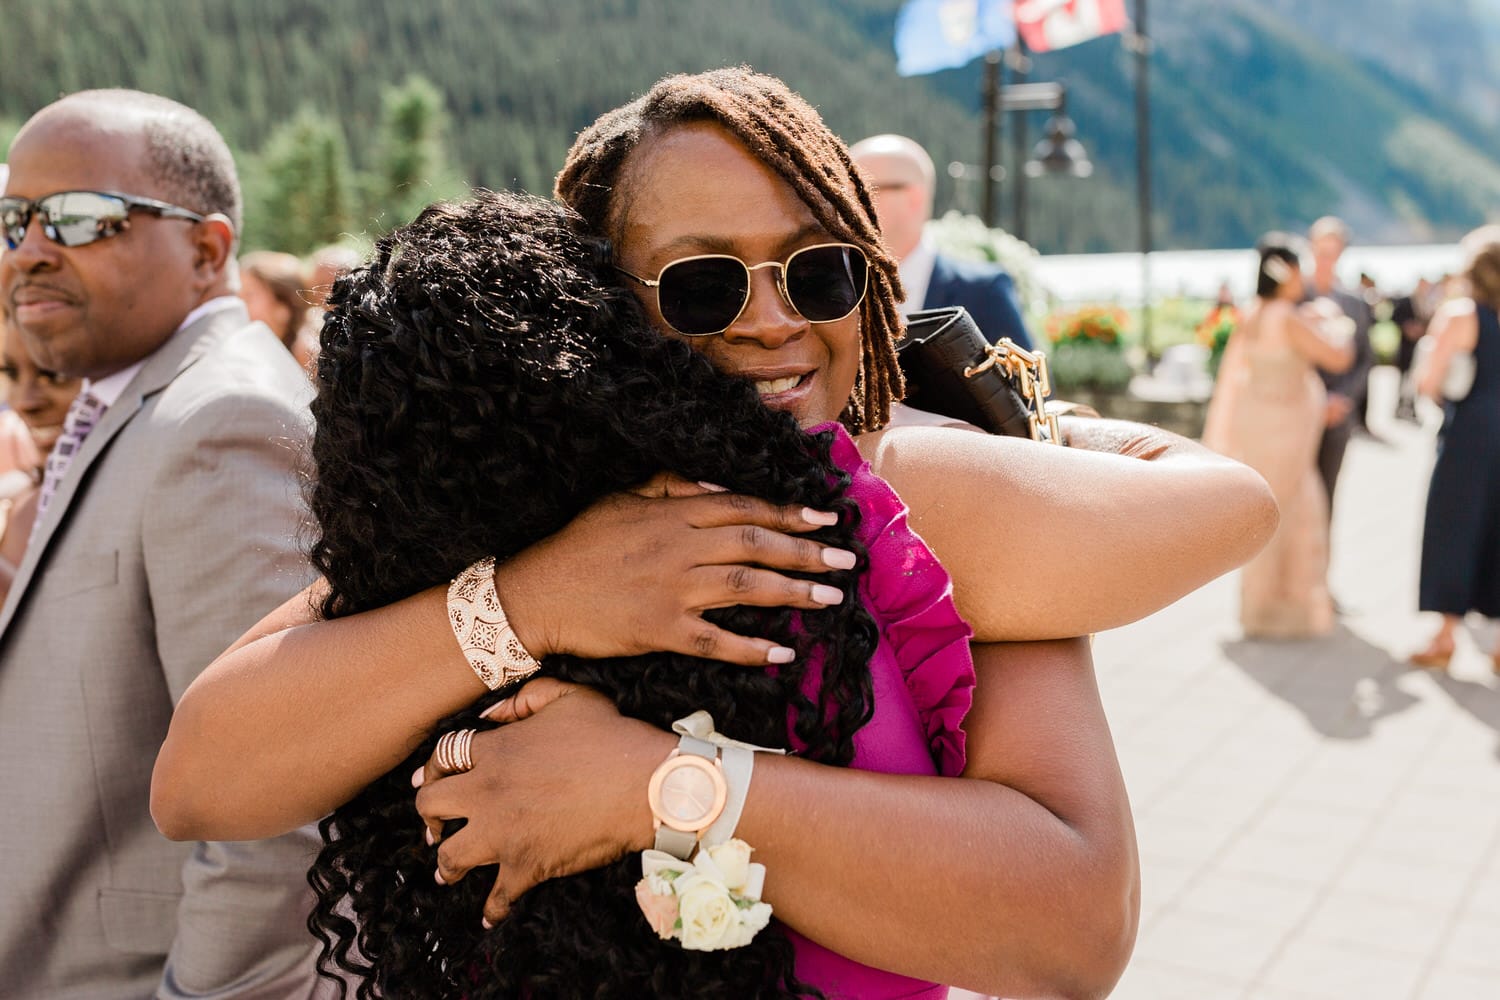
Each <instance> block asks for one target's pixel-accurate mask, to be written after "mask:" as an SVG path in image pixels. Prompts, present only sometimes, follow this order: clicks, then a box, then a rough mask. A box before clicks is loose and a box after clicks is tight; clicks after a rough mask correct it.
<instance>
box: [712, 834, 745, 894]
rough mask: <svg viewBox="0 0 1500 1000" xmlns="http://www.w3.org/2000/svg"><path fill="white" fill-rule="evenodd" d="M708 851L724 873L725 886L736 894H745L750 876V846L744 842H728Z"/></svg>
mask: <svg viewBox="0 0 1500 1000" xmlns="http://www.w3.org/2000/svg"><path fill="white" fill-rule="evenodd" d="M707 850H708V856H709V857H710V858H712V859H713V861H714V864H716V865H718V866H719V870H720V871H722V872H723V873H724V884H725V885H726V886H728V887H729V888H730V889H732V890H733V891H735V892H743V891H744V890H745V883H746V881H748V879H749V875H750V845H749V844H747V843H745V842H744V841H743V840H726V841H725V842H724V843H722V844H715V845H714V846H713V847H710V848H708V849H707Z"/></svg>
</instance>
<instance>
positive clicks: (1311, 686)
mask: <svg viewBox="0 0 1500 1000" xmlns="http://www.w3.org/2000/svg"><path fill="white" fill-rule="evenodd" d="M1221 648H1222V649H1223V651H1224V655H1225V656H1226V657H1228V658H1229V661H1230V662H1231V663H1233V664H1234V665H1235V666H1237V667H1239V668H1240V669H1241V670H1243V671H1244V672H1245V674H1246V676H1248V677H1249V678H1250V679H1251V680H1253V681H1255V682H1256V683H1257V684H1259V685H1260V686H1261V687H1263V688H1265V689H1266V691H1268V692H1269V693H1271V694H1273V695H1275V696H1276V697H1278V698H1280V699H1281V700H1282V701H1285V702H1286V703H1287V704H1289V705H1291V706H1292V707H1293V708H1295V709H1297V710H1298V711H1299V712H1301V713H1302V714H1303V716H1305V717H1306V719H1307V721H1308V724H1309V725H1311V726H1312V727H1313V729H1315V730H1317V731H1318V732H1320V733H1322V734H1324V735H1325V736H1331V737H1333V738H1335V739H1343V740H1361V739H1366V738H1368V737H1369V736H1370V734H1371V732H1372V731H1373V729H1374V724H1375V722H1376V720H1377V719H1382V718H1385V717H1386V716H1389V715H1395V714H1396V713H1398V712H1401V711H1404V710H1405V709H1407V708H1410V707H1411V706H1412V705H1415V704H1416V703H1417V700H1418V699H1417V698H1416V697H1415V696H1414V695H1411V694H1409V693H1407V692H1406V691H1403V690H1401V689H1400V688H1399V687H1397V686H1396V678H1398V677H1400V676H1401V675H1402V674H1404V673H1405V672H1406V670H1407V667H1406V664H1404V663H1402V662H1401V661H1400V660H1397V659H1396V658H1394V657H1393V656H1391V654H1390V653H1388V652H1386V651H1385V650H1384V649H1383V648H1381V647H1379V646H1376V645H1373V644H1372V643H1370V642H1368V641H1366V640H1365V639H1364V638H1362V637H1361V636H1359V635H1357V634H1355V633H1354V632H1351V631H1350V630H1349V629H1348V628H1347V627H1345V626H1343V625H1340V626H1339V627H1338V630H1337V631H1336V632H1334V634H1333V635H1331V636H1329V637H1327V638H1325V639H1235V640H1231V641H1227V642H1224V643H1222V644H1221ZM1490 694H1492V695H1493V694H1494V692H1490ZM1495 711H1496V717H1495V719H1494V722H1495V724H1496V727H1497V730H1500V705H1496V706H1495Z"/></svg>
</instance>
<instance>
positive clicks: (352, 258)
mask: <svg viewBox="0 0 1500 1000" xmlns="http://www.w3.org/2000/svg"><path fill="white" fill-rule="evenodd" d="M362 263H364V255H363V254H361V253H360V252H359V251H358V250H356V249H354V248H353V247H351V246H349V245H348V244H346V243H331V244H329V245H328V246H326V247H320V248H318V249H317V250H315V251H313V255H312V258H311V259H310V261H309V266H308V271H309V273H308V283H307V295H306V298H307V301H308V302H309V303H310V304H311V305H313V306H315V307H317V308H319V309H321V308H322V307H323V305H324V304H325V303H326V302H327V301H328V292H329V291H330V290H331V289H332V288H333V283H334V282H335V281H337V280H338V279H340V278H342V277H343V276H344V275H346V274H348V273H349V272H350V271H352V270H354V269H355V268H356V267H358V266H359V265H360V264H362Z"/></svg>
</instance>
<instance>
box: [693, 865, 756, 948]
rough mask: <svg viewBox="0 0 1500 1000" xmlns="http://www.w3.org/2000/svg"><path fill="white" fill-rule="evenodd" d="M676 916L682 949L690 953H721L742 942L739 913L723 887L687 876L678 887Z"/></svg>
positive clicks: (710, 880)
mask: <svg viewBox="0 0 1500 1000" xmlns="http://www.w3.org/2000/svg"><path fill="white" fill-rule="evenodd" d="M677 912H678V916H679V917H680V919H681V920H682V946H683V947H684V948H687V949H689V950H691V951H718V950H720V949H723V948H734V947H737V946H738V945H739V944H740V943H741V942H740V910H739V907H738V906H736V905H735V903H734V900H733V899H730V898H729V889H728V888H727V887H725V885H724V883H722V882H719V881H716V880H714V879H710V878H706V877H704V876H703V875H688V876H685V877H684V878H682V879H681V880H679V881H678V883H677Z"/></svg>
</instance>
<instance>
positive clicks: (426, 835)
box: [422, 826, 437, 847]
mask: <svg viewBox="0 0 1500 1000" xmlns="http://www.w3.org/2000/svg"><path fill="white" fill-rule="evenodd" d="M422 839H423V840H425V841H427V846H428V847H431V846H432V845H433V844H436V843H437V838H436V837H434V836H433V835H432V827H430V826H429V827H424V828H423V830H422Z"/></svg>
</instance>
